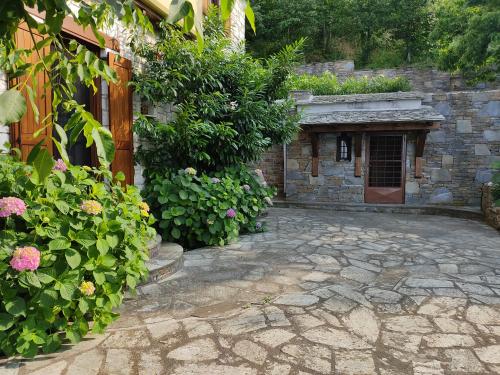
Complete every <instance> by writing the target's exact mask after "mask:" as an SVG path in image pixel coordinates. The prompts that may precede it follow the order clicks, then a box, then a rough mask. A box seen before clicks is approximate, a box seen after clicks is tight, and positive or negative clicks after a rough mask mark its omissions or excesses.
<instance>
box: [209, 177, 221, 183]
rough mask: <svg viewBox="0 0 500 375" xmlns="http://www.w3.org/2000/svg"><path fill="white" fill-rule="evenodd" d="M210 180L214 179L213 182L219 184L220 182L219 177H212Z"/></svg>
mask: <svg viewBox="0 0 500 375" xmlns="http://www.w3.org/2000/svg"><path fill="white" fill-rule="evenodd" d="M210 181H212V184H218V183H219V182H220V180H219V179H218V178H217V177H212V179H211V180H210Z"/></svg>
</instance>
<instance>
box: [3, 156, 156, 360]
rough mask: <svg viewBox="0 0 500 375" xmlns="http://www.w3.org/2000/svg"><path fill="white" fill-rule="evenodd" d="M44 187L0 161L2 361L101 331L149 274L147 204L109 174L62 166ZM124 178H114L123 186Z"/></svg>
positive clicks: (7, 160) (28, 171)
mask: <svg viewBox="0 0 500 375" xmlns="http://www.w3.org/2000/svg"><path fill="white" fill-rule="evenodd" d="M48 172H49V173H50V174H49V176H48V178H47V179H46V180H45V181H44V182H43V183H38V182H37V181H38V179H37V178H33V177H32V173H33V170H32V168H31V167H29V166H27V165H26V164H24V163H21V162H18V161H16V160H13V159H12V158H11V157H9V156H5V155H0V216H2V217H0V354H5V355H15V354H21V355H23V356H26V357H33V356H35V355H36V354H37V353H38V351H39V350H40V349H42V350H43V351H44V352H52V351H54V350H57V348H59V347H60V345H61V341H62V339H63V338H64V337H66V338H67V339H69V340H71V341H72V342H77V341H79V340H80V339H81V338H82V337H83V336H85V334H86V333H87V332H88V331H89V322H93V328H92V330H93V331H94V332H102V331H103V330H104V328H105V327H106V326H107V325H108V324H109V323H111V322H112V321H113V320H114V319H115V318H116V317H117V314H116V313H114V312H113V311H112V310H113V308H116V307H118V306H119V305H120V304H121V302H122V299H123V293H124V289H125V287H128V288H131V289H133V288H134V287H135V286H136V284H137V282H138V281H139V280H140V279H141V278H144V277H145V276H146V274H147V269H146V267H145V260H146V259H147V257H148V254H147V241H148V240H149V239H150V238H151V237H152V236H153V235H154V229H153V228H152V227H150V224H152V223H153V221H154V219H153V217H150V216H149V213H148V207H147V204H144V202H142V199H141V197H140V195H139V191H138V190H137V189H136V188H135V187H132V186H128V187H127V188H126V189H123V188H122V187H121V186H120V185H119V184H115V183H114V182H109V181H111V180H112V176H111V174H110V172H109V171H108V170H98V169H91V168H88V167H83V168H82V167H77V166H71V167H69V168H67V167H66V166H65V165H64V163H63V162H62V161H61V160H60V161H58V162H57V163H56V165H55V167H54V169H53V170H52V171H48ZM123 177H124V176H123V175H120V176H117V178H118V179H122V178H123Z"/></svg>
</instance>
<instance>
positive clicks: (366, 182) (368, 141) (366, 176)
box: [364, 132, 407, 204]
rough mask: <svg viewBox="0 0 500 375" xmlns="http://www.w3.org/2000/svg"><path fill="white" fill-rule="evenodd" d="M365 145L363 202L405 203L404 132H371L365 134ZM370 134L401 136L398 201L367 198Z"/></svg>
mask: <svg viewBox="0 0 500 375" xmlns="http://www.w3.org/2000/svg"><path fill="white" fill-rule="evenodd" d="M366 136H367V137H366V138H367V139H366V145H365V173H364V176H365V183H364V201H365V203H373V204H405V200H406V199H405V196H406V191H405V187H406V141H407V139H406V138H407V137H406V133H397V132H373V133H371V132H370V133H367V134H366ZM372 136H399V137H401V200H400V201H399V202H389V201H386V202H373V201H372V202H368V201H369V200H370V199H369V191H368V189H369V188H370V187H369V183H370V144H371V137H372Z"/></svg>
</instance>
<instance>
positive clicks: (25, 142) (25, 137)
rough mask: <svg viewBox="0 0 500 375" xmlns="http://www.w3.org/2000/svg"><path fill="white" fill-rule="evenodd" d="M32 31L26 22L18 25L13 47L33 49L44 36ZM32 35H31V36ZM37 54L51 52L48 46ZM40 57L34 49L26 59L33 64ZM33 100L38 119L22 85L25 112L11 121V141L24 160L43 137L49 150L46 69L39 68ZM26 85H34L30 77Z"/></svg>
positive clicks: (49, 103) (49, 106)
mask: <svg viewBox="0 0 500 375" xmlns="http://www.w3.org/2000/svg"><path fill="white" fill-rule="evenodd" d="M32 32H33V34H30V32H29V31H28V27H27V26H26V25H21V26H20V27H19V28H18V30H17V32H16V46H17V47H18V48H20V49H21V48H25V49H28V48H33V46H34V43H33V39H34V40H35V42H39V41H40V40H42V39H43V37H42V36H41V35H39V34H38V33H36V31H32ZM32 35H33V36H32ZM40 53H41V54H42V55H43V56H46V55H47V54H48V53H50V46H46V47H44V48H43V49H42V50H41V51H40ZM38 60H39V57H38V55H37V53H36V52H33V53H32V54H31V56H30V57H29V58H28V61H27V62H31V63H35V62H37V61H38ZM25 79H26V77H24V76H23V77H19V78H16V80H15V82H14V83H21V85H22V84H23V82H24V80H25ZM35 79H36V82H37V84H36V89H35V90H34V91H35V94H36V99H35V104H36V106H37V107H38V111H39V117H38V121H36V119H35V114H34V112H33V109H32V107H31V104H30V101H29V98H28V92H27V90H26V89H25V88H24V89H23V90H22V94H23V95H24V97H25V98H26V103H27V111H26V114H25V115H24V116H23V118H22V119H21V121H20V122H19V123H17V124H13V125H12V126H11V132H10V134H11V143H12V145H13V147H17V148H19V149H20V150H21V155H22V158H23V160H26V159H27V157H28V154H29V153H30V151H31V150H32V149H33V146H34V145H36V144H37V143H38V142H40V141H41V140H42V139H43V138H44V137H45V139H46V143H45V147H46V148H47V149H48V150H49V152H51V153H52V141H51V139H52V138H51V136H52V126H51V124H50V114H51V110H52V93H51V89H50V87H49V86H47V87H44V85H45V84H47V83H48V82H49V77H48V75H47V73H46V72H44V71H42V72H39V73H37V75H36V77H35ZM27 84H28V85H29V86H30V87H33V84H32V81H31V78H30V79H29V80H28V82H27ZM44 125H48V126H47V127H46V128H45V129H44V130H43V131H42V132H41V134H40V135H39V136H38V137H36V138H35V137H34V136H33V135H34V133H35V132H36V131H37V130H39V129H40V128H42V127H43V126H44Z"/></svg>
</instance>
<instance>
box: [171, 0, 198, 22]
mask: <svg viewBox="0 0 500 375" xmlns="http://www.w3.org/2000/svg"><path fill="white" fill-rule="evenodd" d="M192 9H193V5H192V4H191V3H190V2H189V1H187V0H172V2H171V3H170V7H169V9H168V11H169V14H168V17H167V22H170V23H177V22H179V21H180V20H181V19H183V18H184V17H186V16H187V15H188V14H189V12H190V11H191V10H192Z"/></svg>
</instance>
